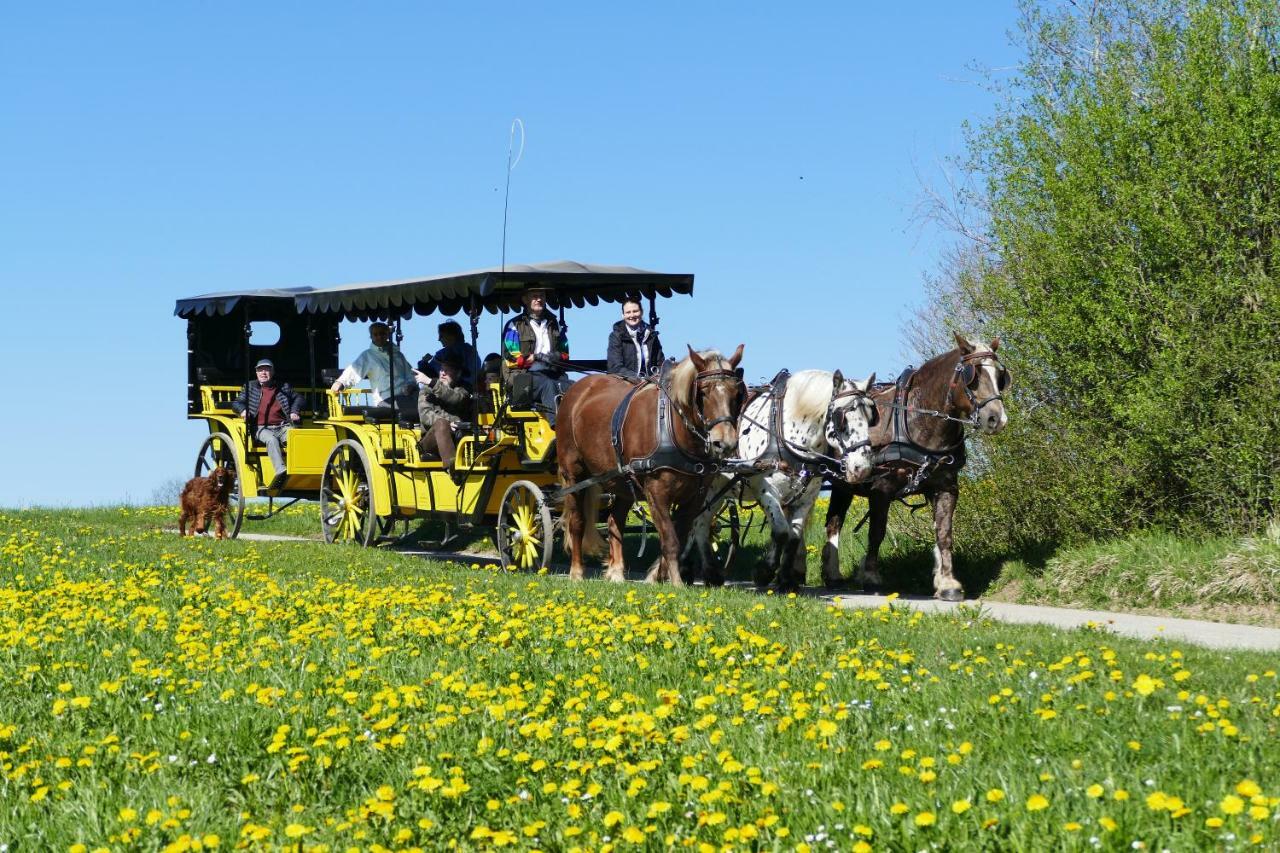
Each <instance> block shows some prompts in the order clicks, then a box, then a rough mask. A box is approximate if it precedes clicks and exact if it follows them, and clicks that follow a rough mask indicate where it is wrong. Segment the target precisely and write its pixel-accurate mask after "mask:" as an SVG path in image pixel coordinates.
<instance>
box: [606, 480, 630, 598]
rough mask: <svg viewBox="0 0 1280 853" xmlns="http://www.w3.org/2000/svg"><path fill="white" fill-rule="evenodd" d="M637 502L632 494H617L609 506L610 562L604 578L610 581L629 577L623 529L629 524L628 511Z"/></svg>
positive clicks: (623, 579) (619, 580) (620, 580)
mask: <svg viewBox="0 0 1280 853" xmlns="http://www.w3.org/2000/svg"><path fill="white" fill-rule="evenodd" d="M633 503H635V501H633V500H632V499H631V496H630V495H627V494H625V493H623V494H617V495H615V496H614V498H613V506H612V507H610V508H609V564H608V566H607V567H606V568H605V572H604V578H605V580H609V581H617V582H619V583H620V582H622V581H625V580H626V579H627V558H626V555H625V554H624V553H623V550H622V544H623V543H622V531H623V530H624V529H625V528H626V526H627V513H628V512H630V511H631V505H632V504H633Z"/></svg>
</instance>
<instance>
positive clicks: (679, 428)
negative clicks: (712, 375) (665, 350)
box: [667, 374, 702, 456]
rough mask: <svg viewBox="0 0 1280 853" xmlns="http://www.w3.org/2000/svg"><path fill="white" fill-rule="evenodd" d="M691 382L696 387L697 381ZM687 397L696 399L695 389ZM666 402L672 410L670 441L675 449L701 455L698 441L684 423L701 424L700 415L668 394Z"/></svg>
mask: <svg viewBox="0 0 1280 853" xmlns="http://www.w3.org/2000/svg"><path fill="white" fill-rule="evenodd" d="M695 376H696V374H695ZM692 381H693V383H694V385H696V384H697V381H698V380H697V379H696V378H695V379H693V380H692ZM688 397H689V399H690V400H696V399H697V397H698V395H697V393H696V388H691V389H690V390H689V394H688ZM667 400H668V401H670V403H671V409H672V412H671V418H670V423H671V440H672V441H674V442H675V444H676V447H679V448H680V449H681V450H683V451H685V452H686V453H689V454H692V455H694V456H700V455H702V451H701V450H699V449H698V445H699V441H700V439H699V438H698V437H697V436H695V435H694V434H693V433H692V432H690V431H689V427H688V426H687V425H686V421H687V422H688V423H690V424H699V423H701V422H702V413H701V412H699V411H698V410H697V408H696V407H695V406H694V405H692V404H685V403H678V402H676V400H675V398H674V397H672V396H671V395H670V394H669V393H668V394H667Z"/></svg>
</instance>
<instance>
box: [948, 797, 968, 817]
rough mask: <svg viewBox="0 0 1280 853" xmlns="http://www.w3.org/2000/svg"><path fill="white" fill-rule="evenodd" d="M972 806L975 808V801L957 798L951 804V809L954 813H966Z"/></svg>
mask: <svg viewBox="0 0 1280 853" xmlns="http://www.w3.org/2000/svg"><path fill="white" fill-rule="evenodd" d="M971 808H973V803H971V802H969V801H968V800H956V801H955V802H954V803H952V804H951V811H952V813H954V814H964V813H965V812H967V811H968V810H969V809H971Z"/></svg>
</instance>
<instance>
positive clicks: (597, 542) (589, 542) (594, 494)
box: [582, 485, 609, 557]
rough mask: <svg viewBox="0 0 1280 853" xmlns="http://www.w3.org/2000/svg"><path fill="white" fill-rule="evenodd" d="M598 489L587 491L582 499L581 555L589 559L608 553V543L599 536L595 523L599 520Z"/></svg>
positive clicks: (592, 488) (594, 487) (597, 487)
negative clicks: (583, 523)
mask: <svg viewBox="0 0 1280 853" xmlns="http://www.w3.org/2000/svg"><path fill="white" fill-rule="evenodd" d="M600 494H601V491H600V487H599V486H598V485H596V486H592V487H591V488H589V489H587V490H586V492H584V494H583V498H582V520H583V521H584V522H585V525H584V529H583V532H582V553H583V554H584V555H587V556H591V557H603V556H605V555H606V554H608V553H609V543H607V542H605V541H604V537H603V536H601V535H600V531H599V529H597V527H596V523H597V522H598V521H599V520H600Z"/></svg>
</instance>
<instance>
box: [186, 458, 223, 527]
mask: <svg viewBox="0 0 1280 853" xmlns="http://www.w3.org/2000/svg"><path fill="white" fill-rule="evenodd" d="M233 479H234V477H233V475H232V474H231V472H230V471H228V470H227V469H226V468H223V467H222V466H221V465H219V466H218V467H217V468H214V469H213V470H212V471H210V472H209V476H207V477H192V478H191V479H190V480H188V481H187V484H186V485H185V486H183V487H182V498H181V500H182V518H180V519H178V532H179V534H180V535H182V536H186V535H187V523H188V522H190V523H191V524H192V526H193V528H194V530H193V533H204V532H205V531H207V530H208V529H209V519H210V518H213V519H215V520H216V521H217V526H218V532H217V534H216V535H217V538H219V539H226V538H227V521H226V513H227V509H228V504H229V503H230V499H231V497H230V496H231V481H232V480H233Z"/></svg>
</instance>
